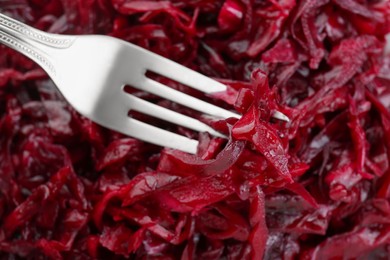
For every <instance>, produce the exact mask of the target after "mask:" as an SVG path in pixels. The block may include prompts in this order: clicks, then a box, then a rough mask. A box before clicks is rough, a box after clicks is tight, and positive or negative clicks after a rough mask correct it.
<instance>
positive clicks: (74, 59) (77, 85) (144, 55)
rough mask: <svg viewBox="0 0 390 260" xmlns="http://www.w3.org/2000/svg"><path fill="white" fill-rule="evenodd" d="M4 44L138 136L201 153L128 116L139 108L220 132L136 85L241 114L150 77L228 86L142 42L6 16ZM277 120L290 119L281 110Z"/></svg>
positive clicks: (103, 118)
mask: <svg viewBox="0 0 390 260" xmlns="http://www.w3.org/2000/svg"><path fill="white" fill-rule="evenodd" d="M0 42H1V43H3V44H5V45H7V46H9V47H11V48H13V49H15V50H16V51H19V52H20V53H23V54H24V55H26V56H27V57H29V58H30V59H32V60H34V61H35V62H36V63H38V64H39V65H40V66H41V67H42V68H43V69H44V70H45V71H46V72H47V73H48V75H49V76H50V77H51V79H52V80H53V81H54V83H55V84H56V85H57V87H58V89H59V90H60V91H61V93H62V94H63V96H64V97H65V99H66V100H67V101H68V102H69V103H70V104H71V105H72V106H73V107H74V108H75V109H76V110H77V111H78V112H79V113H81V114H82V115H84V116H86V117H88V118H89V119H91V120H93V121H95V122H97V123H98V124H100V125H102V126H105V127H107V128H110V129H114V130H116V131H119V132H121V133H124V134H127V135H129V136H132V137H134V138H138V139H141V140H143V141H146V142H150V143H154V144H157V145H161V146H166V147H171V148H175V149H180V150H182V151H186V152H189V153H195V152H196V150H197V145H198V141H196V140H192V139H189V138H187V137H184V136H181V135H178V134H175V133H171V132H168V131H166V130H163V129H160V128H157V127H154V126H151V125H148V124H146V123H143V122H141V121H138V120H136V119H133V118H130V117H128V112H129V110H135V111H139V112H142V113H145V114H148V115H151V116H154V117H156V118H160V119H163V120H166V121H169V122H172V123H174V124H177V125H181V126H184V127H187V128H190V129H193V130H196V131H205V132H209V133H210V134H213V135H215V136H220V137H223V135H221V134H220V133H218V132H217V131H215V130H214V129H212V128H211V127H209V126H207V125H206V124H204V123H202V122H200V121H198V120H196V119H194V118H191V117H188V116H185V115H182V114H180V113H177V112H175V111H171V110H168V109H165V108H162V107H160V106H157V105H155V104H152V103H149V102H147V101H144V100H142V99H140V98H137V97H135V96H133V95H130V94H128V93H125V92H124V86H125V85H130V86H133V87H136V88H138V89H140V90H144V91H147V92H150V93H153V94H155V95H158V96H161V97H163V98H166V99H168V100H172V101H174V102H177V103H179V104H182V105H184V106H186V107H190V108H192V109H195V110H197V111H200V112H202V113H205V114H209V115H213V116H217V117H222V118H228V117H236V118H239V117H240V115H238V114H235V113H233V112H231V111H228V110H225V109H222V108H220V107H217V106H214V105H212V104H209V103H207V102H204V101H202V100H199V99H197V98H194V97H192V96H189V95H187V94H185V93H182V92H179V91H176V90H174V89H172V88H169V87H167V86H165V85H163V84H161V83H159V82H157V81H154V80H152V79H150V78H147V77H146V76H145V73H146V71H152V72H155V73H158V74H160V75H163V76H165V77H168V78H171V79H173V80H176V81H178V82H180V83H182V84H185V85H187V86H189V87H192V88H195V89H198V90H200V91H203V92H205V93H213V92H220V91H225V90H226V86H225V85H223V84H221V83H219V82H217V81H215V80H212V79H210V78H208V77H206V76H204V75H202V74H199V73H197V72H195V71H193V70H190V69H188V68H186V67H184V66H181V65H179V64H177V63H175V62H173V61H171V60H168V59H166V58H163V57H161V56H159V55H156V54H154V53H152V52H150V51H147V50H145V49H143V48H140V47H138V46H135V45H132V44H130V43H127V42H124V41H122V40H118V39H115V38H112V37H108V36H98V35H87V36H64V35H55V34H49V33H45V32H42V31H39V30H36V29H34V28H31V27H29V26H27V25H25V24H23V23H20V22H18V21H16V20H14V19H11V18H9V17H7V16H5V15H2V14H0ZM274 116H275V117H276V118H279V119H281V120H288V118H286V116H285V115H283V114H281V113H279V112H278V113H276V114H275V115H274Z"/></svg>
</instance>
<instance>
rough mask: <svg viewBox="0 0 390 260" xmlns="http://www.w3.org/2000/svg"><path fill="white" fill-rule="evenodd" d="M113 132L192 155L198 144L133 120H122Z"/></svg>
mask: <svg viewBox="0 0 390 260" xmlns="http://www.w3.org/2000/svg"><path fill="white" fill-rule="evenodd" d="M115 130H116V131H119V132H121V133H123V134H126V135H129V136H132V137H134V138H138V139H140V140H142V141H145V142H148V143H153V144H156V145H159V146H162V147H169V148H173V149H178V150H181V151H185V152H188V153H192V154H195V153H196V151H197V147H198V144H199V142H198V141H197V140H193V139H190V138H187V137H185V136H182V135H178V134H175V133H172V132H169V131H166V130H163V129H161V128H158V127H155V126H152V125H148V124H146V123H144V122H141V121H139V120H137V119H134V118H126V119H125V120H122V121H121V124H120V125H118V126H117V127H115Z"/></svg>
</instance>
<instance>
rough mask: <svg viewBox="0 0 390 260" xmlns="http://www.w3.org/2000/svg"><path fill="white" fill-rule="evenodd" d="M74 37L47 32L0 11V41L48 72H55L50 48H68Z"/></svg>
mask: <svg viewBox="0 0 390 260" xmlns="http://www.w3.org/2000/svg"><path fill="white" fill-rule="evenodd" d="M73 40H74V37H72V36H64V35H57V34H51V33H46V32H43V31H40V30H37V29H35V28H32V27H30V26H28V25H26V24H24V23H22V22H19V21H16V20H14V19H12V18H10V17H8V16H6V15H4V14H1V13H0V43H3V44H4V45H6V46H8V47H10V48H12V49H14V50H16V51H18V52H20V53H22V54H24V55H25V56H27V57H29V58H30V59H32V60H33V61H35V62H36V63H38V64H39V65H40V66H41V67H42V68H43V69H44V70H46V72H47V73H49V74H51V75H53V74H55V70H54V67H53V65H52V61H51V60H52V57H51V56H50V54H49V53H50V49H52V48H54V49H66V48H68V47H69V46H71V45H72V43H73Z"/></svg>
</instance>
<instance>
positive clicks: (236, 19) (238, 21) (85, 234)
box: [0, 0, 390, 260]
mask: <svg viewBox="0 0 390 260" xmlns="http://www.w3.org/2000/svg"><path fill="white" fill-rule="evenodd" d="M0 9H1V12H2V13H4V14H6V15H9V16H11V17H14V18H16V19H18V20H20V21H23V22H26V23H28V24H30V25H32V26H34V27H36V28H39V29H41V30H45V31H48V32H52V33H59V34H106V35H110V36H113V37H117V38H120V39H123V40H125V41H128V42H131V43H134V44H137V45H139V46H142V47H143V48H146V49H149V50H151V51H153V52H155V53H158V54H160V55H163V56H165V57H167V58H169V59H172V60H174V61H177V62H179V63H181V64H183V65H185V66H187V67H189V68H191V69H194V70H197V71H199V72H201V73H203V74H205V75H207V76H209V77H212V78H215V79H217V80H219V81H221V82H223V83H225V84H226V85H227V86H228V90H227V91H226V92H223V93H215V94H213V95H209V96H206V95H204V94H202V93H198V92H196V91H193V90H190V89H188V87H186V86H182V85H180V84H178V83H176V82H172V81H170V80H169V79H166V78H162V77H160V76H158V75H153V76H154V77H156V78H157V80H160V81H161V82H163V83H164V84H167V85H169V86H171V87H172V88H175V89H179V90H180V91H184V92H186V93H189V94H191V95H194V96H197V97H199V98H202V99H204V100H207V101H208V102H211V103H214V104H217V105H219V106H221V107H224V108H226V109H231V110H236V111H238V112H239V113H242V114H243V116H242V118H241V119H239V120H237V119H227V120H221V119H219V118H210V117H208V116H205V115H199V114H198V113H195V112H194V111H191V110H189V109H187V108H184V107H182V106H179V105H177V104H174V103H172V102H169V101H167V100H163V99H161V98H159V97H156V96H153V95H150V94H148V93H143V92H141V91H138V90H132V91H133V92H132V93H133V94H134V95H137V96H139V97H142V98H143V99H145V100H148V101H150V102H153V103H156V104H159V105H161V106H164V107H167V108H169V109H174V110H176V111H179V112H181V113H183V114H187V115H191V116H193V117H196V118H198V119H200V120H202V121H204V122H206V123H207V124H210V125H211V126H212V127H214V128H215V129H217V130H218V131H220V132H222V133H224V134H226V135H227V136H229V139H228V140H225V139H220V138H215V137H212V136H210V135H209V134H207V133H195V132H192V131H190V130H188V129H185V128H182V127H177V126H174V125H170V124H166V123H165V122H163V121H160V120H156V119H154V118H151V117H147V116H145V115H132V116H136V117H138V118H140V119H142V120H144V121H146V122H149V123H152V124H154V125H157V126H159V127H162V128H165V129H168V130H170V131H173V132H177V133H179V134H182V135H185V136H188V137H190V138H194V139H198V140H199V142H200V145H199V151H198V154H197V155H190V154H186V153H183V152H180V151H177V150H172V149H167V148H161V147H157V146H154V145H151V144H148V143H144V142H141V141H139V140H136V139H133V138H131V137H128V136H123V135H121V134H118V133H116V132H114V131H110V130H108V129H104V128H102V127H100V126H98V125H97V124H95V123H93V122H91V121H89V120H88V119H86V118H84V117H82V116H80V115H79V114H78V113H77V112H75V111H74V110H73V108H72V107H70V106H69V104H67V102H66V101H65V100H64V99H63V98H62V96H61V95H60V93H59V92H58V90H56V88H55V86H54V85H53V83H52V82H51V81H50V79H48V77H47V75H46V74H45V72H44V71H43V70H42V69H40V68H39V67H38V66H37V65H36V64H34V63H33V62H32V61H30V60H29V59H27V58H25V57H23V56H22V55H20V54H18V53H16V52H15V51H13V50H11V49H9V48H6V47H4V46H1V47H0V51H1V55H0V258H1V259H18V258H26V259H122V258H129V259H232V260H233V259H237V260H238V259H298V258H299V259H388V257H389V255H390V201H389V199H390V165H389V162H390V110H389V108H390V58H389V55H388V53H386V51H385V49H386V46H385V45H386V41H385V35H386V34H387V33H388V32H389V31H390V23H389V19H390V4H389V1H387V0H186V1H185V0H171V1H168V0H165V1H136V0H87V1H86V0H12V1H10V0H9V1H7V0H6V1H0ZM102 51H104V50H102ZM74 87H83V86H74ZM113 102H115V100H113ZM275 111H281V112H283V113H284V114H286V115H287V116H288V117H289V118H290V119H291V120H290V122H282V121H279V120H276V119H274V118H272V114H273V113H274V112H275Z"/></svg>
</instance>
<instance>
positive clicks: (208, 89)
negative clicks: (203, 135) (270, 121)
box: [142, 49, 290, 122]
mask: <svg viewBox="0 0 390 260" xmlns="http://www.w3.org/2000/svg"><path fill="white" fill-rule="evenodd" d="M142 51H143V52H144V53H145V55H147V56H148V55H149V56H152V57H150V59H145V63H146V67H147V68H148V70H150V71H153V72H155V73H157V74H160V75H163V76H165V77H168V78H170V79H173V80H175V81H177V82H180V83H182V84H184V85H186V86H189V87H191V88H194V89H197V90H199V91H202V92H204V93H208V94H210V93H215V92H221V91H226V89H227V88H226V86H225V85H224V84H222V83H220V82H218V81H216V80H214V79H211V78H209V77H207V76H205V75H203V74H201V73H199V72H196V71H194V70H191V69H189V68H187V67H185V66H182V65H180V64H178V63H176V62H174V61H172V60H169V59H167V58H164V57H162V56H160V55H157V54H155V53H153V52H150V51H147V50H144V49H142ZM201 112H204V111H201ZM222 117H225V118H227V117H236V118H239V117H240V116H239V115H237V114H235V115H231V114H230V115H229V116H222ZM272 117H274V118H276V119H279V120H282V121H285V122H289V121H290V119H289V118H288V117H287V116H286V115H285V114H283V113H281V112H279V111H275V113H274V114H273V115H272Z"/></svg>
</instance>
